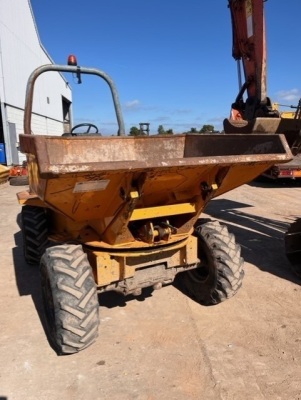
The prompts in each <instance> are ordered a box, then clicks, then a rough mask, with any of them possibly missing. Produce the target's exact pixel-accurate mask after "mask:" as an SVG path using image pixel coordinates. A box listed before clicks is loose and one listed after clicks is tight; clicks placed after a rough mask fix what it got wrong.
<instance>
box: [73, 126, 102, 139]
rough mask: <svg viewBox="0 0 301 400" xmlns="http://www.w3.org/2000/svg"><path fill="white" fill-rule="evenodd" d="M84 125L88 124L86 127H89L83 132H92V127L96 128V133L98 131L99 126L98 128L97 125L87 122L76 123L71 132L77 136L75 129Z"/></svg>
mask: <svg viewBox="0 0 301 400" xmlns="http://www.w3.org/2000/svg"><path fill="white" fill-rule="evenodd" d="M82 126H86V127H87V130H86V131H85V132H83V133H90V130H91V128H94V129H95V132H94V133H98V128H97V126H96V125H94V124H90V123H85V124H78V125H75V126H74V127H73V128H72V129H71V134H72V136H77V133H75V132H74V131H75V130H76V129H77V128H81V127H82Z"/></svg>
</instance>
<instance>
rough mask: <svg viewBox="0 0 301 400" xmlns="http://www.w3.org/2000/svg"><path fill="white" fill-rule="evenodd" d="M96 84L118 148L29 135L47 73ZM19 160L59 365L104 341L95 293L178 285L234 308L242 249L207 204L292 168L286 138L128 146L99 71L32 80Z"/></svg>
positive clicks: (28, 238) (107, 140) (146, 139)
mask: <svg viewBox="0 0 301 400" xmlns="http://www.w3.org/2000/svg"><path fill="white" fill-rule="evenodd" d="M48 71H59V72H71V73H75V74H77V76H79V75H82V74H87V75H96V76H98V77H101V78H102V79H103V80H105V81H106V82H107V84H108V85H109V87H110V90H111V94H112V98H113V104H114V108H115V111H116V118H117V124H118V132H117V135H116V136H112V137H105V136H100V135H99V134H98V135H97V134H96V135H95V136H93V135H91V134H90V133H89V134H87V135H76V136H74V135H64V136H61V137H57V136H44V135H32V134H31V113H32V100H33V92H34V83H35V80H36V79H37V78H38V76H39V75H41V74H42V73H44V72H48ZM19 140H20V148H21V151H22V152H23V153H25V154H26V156H27V163H28V175H29V184H30V188H29V191H24V192H20V193H18V200H19V203H20V204H21V205H22V211H21V216H22V232H23V242H24V256H25V260H26V261H27V262H28V263H31V264H39V265H40V275H41V285H42V294H43V303H44V309H45V316H46V321H47V333H48V336H49V338H50V341H51V343H52V345H53V347H54V349H55V350H56V351H57V353H58V354H72V353H76V352H78V351H80V350H82V349H84V348H86V347H87V346H89V345H90V344H92V343H93V342H94V341H95V340H96V338H97V335H98V325H99V315H98V293H101V292H105V291H112V290H113V291H117V292H120V293H122V294H124V295H128V294H133V295H139V294H141V291H142V290H143V288H146V287H152V288H153V289H159V288H161V287H162V286H164V285H167V284H170V283H172V282H173V281H174V279H175V276H176V275H177V276H178V277H179V278H180V279H181V281H182V282H183V284H184V286H185V287H186V290H187V292H188V293H189V294H190V295H191V297H193V298H194V299H195V300H196V301H197V302H199V303H200V304H203V305H213V304H218V303H220V302H222V301H224V300H225V299H228V298H230V297H232V296H233V295H234V294H235V293H236V292H237V291H238V289H239V288H240V286H241V284H242V279H243V259H242V257H241V248H240V246H239V245H238V244H236V241H235V238H234V236H233V234H231V233H229V232H228V229H227V227H226V226H223V225H221V224H220V223H219V222H218V221H203V220H200V217H201V214H202V212H203V210H204V209H205V207H206V205H207V204H208V202H209V201H211V200H212V199H214V198H215V197H217V196H219V195H221V194H223V193H225V192H227V191H229V190H232V189H234V188H235V187H237V186H240V185H242V184H244V183H246V182H248V181H251V180H252V179H254V178H255V177H256V176H258V175H259V174H260V173H261V172H262V171H264V170H266V169H267V168H268V167H270V166H272V165H273V164H275V162H278V163H281V162H287V161H288V160H290V159H291V158H292V155H291V153H290V150H289V147H288V145H287V143H286V140H285V138H284V136H283V135H275V134H272V135H270V134H265V135H262V134H261V135H256V134H253V135H236V134H233V135H231V134H228V135H199V134H188V135H168V136H160V135H155V136H142V137H129V136H125V130H124V123H123V117H122V113H121V108H120V104H119V99H118V94H117V91H116V88H115V85H114V83H113V81H112V79H111V78H110V77H109V76H108V75H107V74H106V73H104V72H103V71H101V70H96V69H91V68H84V67H79V66H70V65H68V66H60V65H45V66H42V67H39V68H37V69H36V70H35V71H34V72H33V73H32V74H31V76H30V78H29V81H28V85H27V91H26V101H25V116H24V134H22V135H20V137H19Z"/></svg>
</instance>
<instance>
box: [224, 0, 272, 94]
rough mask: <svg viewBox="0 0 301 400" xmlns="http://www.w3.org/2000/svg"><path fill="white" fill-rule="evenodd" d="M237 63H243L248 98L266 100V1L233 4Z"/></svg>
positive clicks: (232, 0)
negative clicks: (239, 61) (238, 61)
mask: <svg viewBox="0 0 301 400" xmlns="http://www.w3.org/2000/svg"><path fill="white" fill-rule="evenodd" d="M229 8H230V12H231V19H232V34H233V48H232V56H233V58H234V59H235V60H242V63H243V68H244V75H245V79H246V82H245V85H246V91H247V94H248V97H256V98H258V99H260V100H264V99H265V98H266V92H267V89H266V34H265V19H264V7H263V0H260V1H258V0H257V1H256V0H229Z"/></svg>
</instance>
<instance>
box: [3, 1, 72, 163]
mask: <svg viewBox="0 0 301 400" xmlns="http://www.w3.org/2000/svg"><path fill="white" fill-rule="evenodd" d="M52 63H53V62H52V60H51V58H50V57H49V55H48V54H47V52H46V51H45V49H44V48H43V46H42V44H41V43H40V39H39V35H38V32H37V28H36V24H35V20H34V16H33V14H32V9H31V5H30V1H29V0H13V1H12V0H1V1H0V102H1V110H2V118H3V130H4V140H5V145H6V148H7V153H9V151H8V150H9V146H10V141H11V140H10V138H9V132H8V127H7V125H8V122H10V123H14V124H15V126H16V133H17V135H18V134H19V133H22V132H23V109H24V104H25V93H26V85H27V81H28V78H29V76H30V74H31V73H32V71H33V70H34V69H35V68H37V67H39V66H41V65H44V64H52ZM62 96H63V97H65V98H66V99H67V100H69V101H70V102H71V89H70V87H69V85H68V84H67V82H66V80H65V79H64V78H63V76H62V75H60V74H59V73H55V72H51V73H44V74H42V75H41V76H40V77H38V79H37V81H36V84H35V91H34V98H33V116H32V127H31V129H32V132H34V133H35V134H50V133H51V134H55V135H60V134H62V133H63V132H64V126H63V106H62ZM52 129H53V131H52ZM9 161H11V160H9V154H7V162H8V164H9V163H10V162H9Z"/></svg>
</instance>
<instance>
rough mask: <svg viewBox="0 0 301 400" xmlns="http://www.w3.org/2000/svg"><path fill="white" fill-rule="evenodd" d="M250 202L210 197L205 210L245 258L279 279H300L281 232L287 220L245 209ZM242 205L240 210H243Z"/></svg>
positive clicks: (299, 281)
mask: <svg viewBox="0 0 301 400" xmlns="http://www.w3.org/2000/svg"><path fill="white" fill-rule="evenodd" d="M250 207H252V206H250V205H248V204H244V203H238V202H235V201H232V200H227V199H215V200H212V201H211V202H210V203H209V205H208V206H207V208H206V214H208V215H209V216H210V217H211V218H212V219H219V220H221V222H222V223H224V224H225V225H226V226H227V227H228V230H229V232H231V233H233V234H234V235H235V237H236V242H237V243H239V244H240V246H241V248H242V256H243V258H244V259H245V261H246V262H248V263H250V264H253V265H254V266H256V267H257V268H259V269H260V270H262V271H265V272H269V273H271V274H273V275H276V276H278V277H280V278H282V279H286V280H289V281H292V282H294V283H298V284H300V283H301V280H300V278H298V277H297V276H296V275H295V274H294V273H293V271H292V269H291V266H290V263H289V261H288V259H287V257H286V255H285V247H284V234H285V232H286V230H287V229H288V226H289V224H288V223H285V222H283V221H279V220H275V219H270V218H266V217H262V216H258V215H254V214H252V213H248V212H246V211H245V209H246V208H250ZM242 209H243V210H242Z"/></svg>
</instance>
